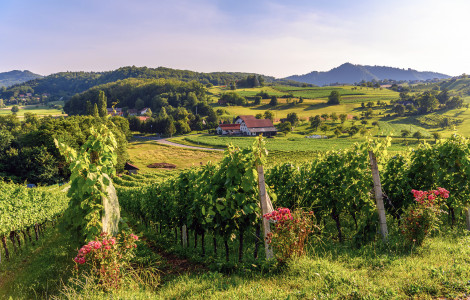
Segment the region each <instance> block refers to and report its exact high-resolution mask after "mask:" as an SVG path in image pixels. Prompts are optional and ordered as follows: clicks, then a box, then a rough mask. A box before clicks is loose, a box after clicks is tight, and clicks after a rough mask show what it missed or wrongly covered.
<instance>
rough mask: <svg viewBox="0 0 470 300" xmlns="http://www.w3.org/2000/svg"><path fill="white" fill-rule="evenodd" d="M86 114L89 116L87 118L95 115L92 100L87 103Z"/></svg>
mask: <svg viewBox="0 0 470 300" xmlns="http://www.w3.org/2000/svg"><path fill="white" fill-rule="evenodd" d="M86 114H87V116H92V115H93V106H92V105H91V102H90V100H87V102H86Z"/></svg>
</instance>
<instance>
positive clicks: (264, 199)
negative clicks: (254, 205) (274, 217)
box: [256, 165, 273, 259]
mask: <svg viewBox="0 0 470 300" xmlns="http://www.w3.org/2000/svg"><path fill="white" fill-rule="evenodd" d="M256 170H257V171H258V186H259V197H260V201H261V214H262V215H263V216H264V215H265V214H269V213H270V211H269V204H268V199H269V198H268V195H267V193H266V185H265V184H266V183H265V181H264V170H263V165H257V166H256ZM269 202H271V201H270V200H269ZM271 206H272V205H271ZM261 218H262V219H263V233H264V248H265V249H266V259H271V258H273V250H272V249H271V246H270V245H269V244H268V239H267V237H268V234H269V233H270V232H271V225H270V224H269V220H268V219H266V218H263V217H261Z"/></svg>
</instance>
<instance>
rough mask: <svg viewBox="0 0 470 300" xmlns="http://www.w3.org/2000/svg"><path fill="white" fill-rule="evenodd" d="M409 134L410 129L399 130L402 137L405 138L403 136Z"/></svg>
mask: <svg viewBox="0 0 470 300" xmlns="http://www.w3.org/2000/svg"><path fill="white" fill-rule="evenodd" d="M409 135H410V131H409V130H406V129H402V130H401V137H402V138H404V139H405V138H406V137H407V136H409Z"/></svg>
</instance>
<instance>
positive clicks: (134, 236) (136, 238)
mask: <svg viewBox="0 0 470 300" xmlns="http://www.w3.org/2000/svg"><path fill="white" fill-rule="evenodd" d="M131 237H132V238H133V239H134V240H136V241H138V240H139V237H138V236H136V235H135V234H133V233H131Z"/></svg>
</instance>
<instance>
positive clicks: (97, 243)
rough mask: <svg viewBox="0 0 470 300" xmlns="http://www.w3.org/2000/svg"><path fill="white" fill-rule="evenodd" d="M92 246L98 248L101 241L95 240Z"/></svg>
mask: <svg viewBox="0 0 470 300" xmlns="http://www.w3.org/2000/svg"><path fill="white" fill-rule="evenodd" d="M93 248H95V249H99V248H101V243H100V242H98V241H97V242H95V243H94V244H93Z"/></svg>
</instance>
